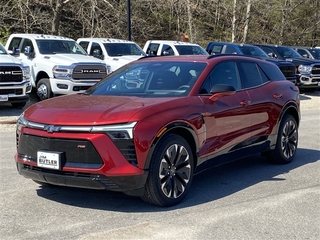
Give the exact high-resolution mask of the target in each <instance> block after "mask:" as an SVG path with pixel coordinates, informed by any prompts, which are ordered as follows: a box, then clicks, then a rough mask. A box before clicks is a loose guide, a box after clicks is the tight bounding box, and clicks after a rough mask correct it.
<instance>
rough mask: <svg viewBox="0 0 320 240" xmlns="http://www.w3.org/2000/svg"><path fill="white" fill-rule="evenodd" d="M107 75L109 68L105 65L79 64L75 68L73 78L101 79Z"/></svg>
mask: <svg viewBox="0 0 320 240" xmlns="http://www.w3.org/2000/svg"><path fill="white" fill-rule="evenodd" d="M106 75H107V69H106V67H105V66H103V65H77V66H75V68H74V69H73V73H72V78H73V79H74V80H85V79H96V80H100V79H102V78H103V77H105V76H106Z"/></svg>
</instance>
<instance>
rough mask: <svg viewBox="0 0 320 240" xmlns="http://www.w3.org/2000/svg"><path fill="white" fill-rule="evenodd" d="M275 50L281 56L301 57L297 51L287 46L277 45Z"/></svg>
mask: <svg viewBox="0 0 320 240" xmlns="http://www.w3.org/2000/svg"><path fill="white" fill-rule="evenodd" d="M277 51H278V53H279V55H280V56H281V57H282V58H294V57H296V58H302V56H301V55H300V54H299V53H298V52H297V51H295V50H293V49H292V48H289V47H277Z"/></svg>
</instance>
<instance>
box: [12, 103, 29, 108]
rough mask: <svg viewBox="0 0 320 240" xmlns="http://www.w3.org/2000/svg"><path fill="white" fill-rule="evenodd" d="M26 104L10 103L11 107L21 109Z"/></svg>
mask: <svg viewBox="0 0 320 240" xmlns="http://www.w3.org/2000/svg"><path fill="white" fill-rule="evenodd" d="M26 104H27V102H17V103H11V106H12V107H14V108H23V107H24V106H25V105H26Z"/></svg>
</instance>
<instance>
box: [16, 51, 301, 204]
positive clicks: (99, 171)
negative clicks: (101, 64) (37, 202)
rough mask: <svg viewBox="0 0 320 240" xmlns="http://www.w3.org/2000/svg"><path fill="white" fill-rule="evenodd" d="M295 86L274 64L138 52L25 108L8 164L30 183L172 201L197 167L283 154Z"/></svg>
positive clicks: (293, 144) (290, 151)
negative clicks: (89, 82)
mask: <svg viewBox="0 0 320 240" xmlns="http://www.w3.org/2000/svg"><path fill="white" fill-rule="evenodd" d="M299 105H300V100H299V90H298V88H297V87H296V86H295V85H294V84H293V83H291V82H289V81H287V80H286V78H285V77H284V76H283V74H282V72H281V71H280V70H279V68H278V67H277V66H276V65H274V64H273V63H269V62H266V61H263V60H259V59H256V58H250V57H245V56H236V55H218V56H167V57H151V58H148V57H146V58H142V59H140V60H138V61H135V62H132V63H130V64H128V65H126V66H124V67H122V68H120V69H119V70H118V71H116V72H114V73H112V74H111V75H109V76H107V77H106V78H105V79H103V80H101V81H100V82H99V83H97V84H96V85H95V86H93V87H91V88H90V89H89V90H87V91H86V92H85V93H82V94H73V95H67V96H60V97H55V98H52V99H49V100H46V101H42V102H39V103H36V104H34V105H32V106H30V107H29V108H28V109H27V110H26V111H25V112H24V113H23V114H22V115H21V116H20V117H19V119H18V122H17V138H16V141H17V154H16V155H15V160H16V163H17V168H18V171H19V173H20V174H21V175H23V176H25V177H26V178H31V179H33V180H34V181H35V182H37V183H39V184H46V185H61V186H71V187H81V188H92V189H106V190H112V191H121V192H124V193H126V194H128V195H134V196H140V197H141V198H142V199H143V200H144V201H146V202H149V203H152V204H155V205H160V206H172V205H175V204H177V203H179V202H180V201H181V200H182V199H183V198H184V197H185V196H186V194H187V192H188V191H189V189H190V186H191V182H192V178H193V175H194V174H195V173H198V172H200V171H201V170H203V169H206V168H208V167H212V166H215V165H220V164H222V163H226V162H230V161H234V160H235V159H237V158H242V157H245V156H247V155H249V154H255V153H263V154H264V155H265V156H266V157H267V158H268V159H269V160H271V161H272V162H277V163H280V164H284V163H289V162H291V161H292V160H293V158H294V156H295V154H296V150H297V145H298V125H299V122H300V109H299Z"/></svg>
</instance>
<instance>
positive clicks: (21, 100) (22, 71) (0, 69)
mask: <svg viewBox="0 0 320 240" xmlns="http://www.w3.org/2000/svg"><path fill="white" fill-rule="evenodd" d="M15 54H18V52H15ZM31 89H32V87H31V83H30V68H29V66H27V65H25V64H23V63H22V62H21V61H20V60H19V59H17V58H15V57H13V56H11V55H10V54H8V53H7V51H6V50H5V48H4V47H3V45H2V44H0V104H3V103H10V104H11V105H12V106H13V107H17V108H23V107H24V106H25V105H26V103H27V101H28V100H29V93H30V92H31Z"/></svg>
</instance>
